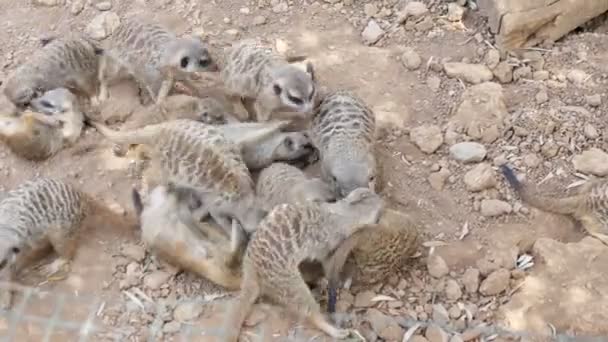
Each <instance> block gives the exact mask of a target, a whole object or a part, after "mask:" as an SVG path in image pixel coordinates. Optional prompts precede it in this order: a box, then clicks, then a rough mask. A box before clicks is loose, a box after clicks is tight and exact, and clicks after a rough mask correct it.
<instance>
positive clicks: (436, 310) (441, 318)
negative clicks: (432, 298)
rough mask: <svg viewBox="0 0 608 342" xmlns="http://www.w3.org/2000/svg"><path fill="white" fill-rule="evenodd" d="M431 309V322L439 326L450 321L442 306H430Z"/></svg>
mask: <svg viewBox="0 0 608 342" xmlns="http://www.w3.org/2000/svg"><path fill="white" fill-rule="evenodd" d="M432 309H433V314H432V319H433V321H435V322H437V323H439V324H445V323H448V322H449V321H450V314H449V313H448V310H446V309H445V308H444V307H443V305H441V304H435V305H433V306H432Z"/></svg>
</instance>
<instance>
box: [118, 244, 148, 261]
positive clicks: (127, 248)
mask: <svg viewBox="0 0 608 342" xmlns="http://www.w3.org/2000/svg"><path fill="white" fill-rule="evenodd" d="M120 254H122V255H123V256H125V257H127V258H129V259H131V260H134V261H137V262H142V261H143V260H144V258H145V257H146V249H145V248H144V247H142V246H138V245H135V244H132V243H127V244H124V245H122V248H121V250H120Z"/></svg>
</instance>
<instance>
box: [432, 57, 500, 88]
mask: <svg viewBox="0 0 608 342" xmlns="http://www.w3.org/2000/svg"><path fill="white" fill-rule="evenodd" d="M443 69H444V70H445V73H446V75H448V76H449V77H452V78H460V79H462V80H464V81H467V82H469V83H472V84H479V83H482V82H487V81H491V80H492V78H493V77H494V74H493V73H492V70H490V68H488V67H487V66H485V65H483V64H469V63H461V62H447V63H444V64H443Z"/></svg>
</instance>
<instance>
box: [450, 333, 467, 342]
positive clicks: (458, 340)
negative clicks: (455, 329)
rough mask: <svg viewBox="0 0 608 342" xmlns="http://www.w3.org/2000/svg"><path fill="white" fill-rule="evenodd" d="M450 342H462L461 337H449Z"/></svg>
mask: <svg viewBox="0 0 608 342" xmlns="http://www.w3.org/2000/svg"><path fill="white" fill-rule="evenodd" d="M450 342H464V341H463V340H462V337H460V336H458V335H453V336H452V337H450Z"/></svg>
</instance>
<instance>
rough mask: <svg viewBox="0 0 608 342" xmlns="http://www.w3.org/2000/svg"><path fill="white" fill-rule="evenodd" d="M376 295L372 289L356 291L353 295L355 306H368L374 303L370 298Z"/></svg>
mask: <svg viewBox="0 0 608 342" xmlns="http://www.w3.org/2000/svg"><path fill="white" fill-rule="evenodd" d="M374 297H376V294H375V293H374V292H373V291H363V292H359V293H357V295H356V296H355V303H354V305H355V307H357V308H369V307H370V306H372V305H374V303H373V302H372V299H373V298H374Z"/></svg>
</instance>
